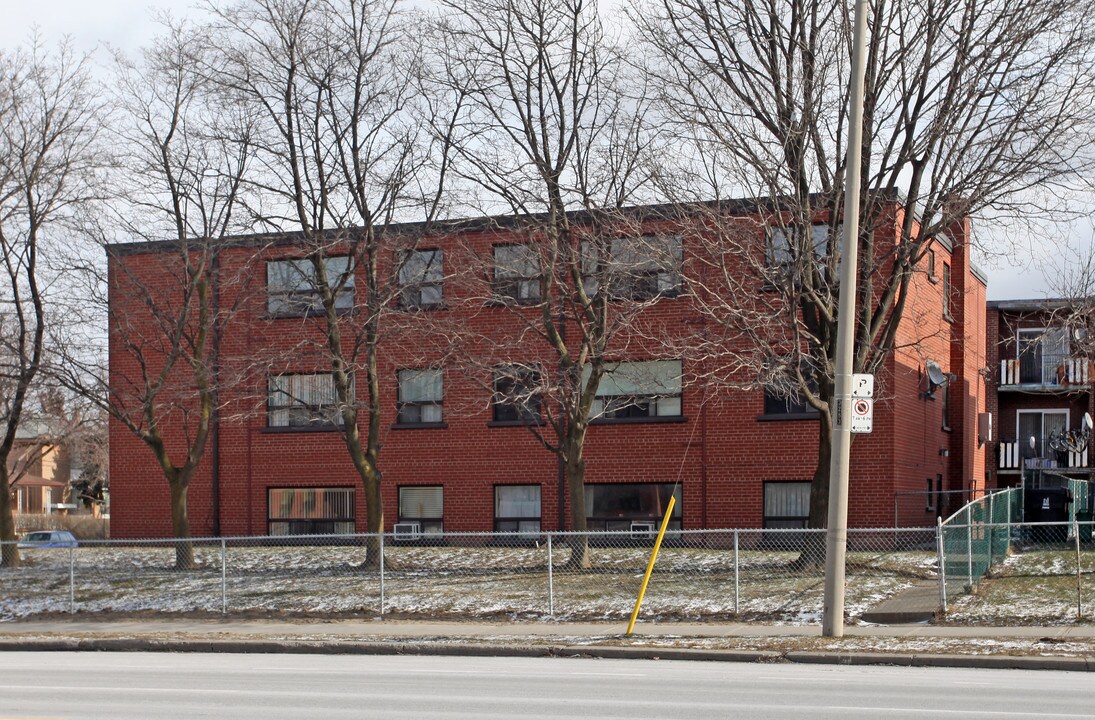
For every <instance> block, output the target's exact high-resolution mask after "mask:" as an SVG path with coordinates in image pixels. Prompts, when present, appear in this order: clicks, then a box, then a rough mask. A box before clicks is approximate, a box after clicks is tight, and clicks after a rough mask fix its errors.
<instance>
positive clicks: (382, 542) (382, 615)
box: [379, 533, 384, 617]
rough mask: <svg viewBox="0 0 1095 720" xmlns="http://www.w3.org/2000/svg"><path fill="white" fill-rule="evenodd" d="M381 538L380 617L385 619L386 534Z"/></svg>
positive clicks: (380, 534) (381, 535)
mask: <svg viewBox="0 0 1095 720" xmlns="http://www.w3.org/2000/svg"><path fill="white" fill-rule="evenodd" d="M379 538H380V617H384V533H379Z"/></svg>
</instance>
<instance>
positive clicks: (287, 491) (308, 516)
mask: <svg viewBox="0 0 1095 720" xmlns="http://www.w3.org/2000/svg"><path fill="white" fill-rule="evenodd" d="M266 517H267V532H268V534H270V535H279V536H280V535H350V534H353V533H354V532H355V529H356V523H355V513H354V489H353V488H314V487H304V488H270V489H269V490H267V513H266Z"/></svg>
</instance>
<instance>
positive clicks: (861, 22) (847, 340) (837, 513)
mask: <svg viewBox="0 0 1095 720" xmlns="http://www.w3.org/2000/svg"><path fill="white" fill-rule="evenodd" d="M867 11H868V4H867V0H856V4H855V25H854V27H853V40H852V68H851V70H852V76H851V78H850V79H849V81H848V85H849V97H848V105H849V106H848V155H847V159H846V162H845V168H844V172H845V176H844V177H845V183H844V217H843V221H844V244H843V251H844V254H843V257H842V258H841V261H840V262H841V267H840V305H839V308H838V314H837V345H836V377H835V380H836V386H835V388H834V393H833V396H834V397H833V407H832V408H830V410H831V411H832V418H833V454H832V459H831V460H830V463H829V522H828V532H827V533H826V535H825V606H824V609H823V614H822V621H821V634H822V635H824V636H825V637H843V636H844V569H845V568H844V556H845V551H846V550H847V547H848V465H849V460H850V458H851V449H852V434H851V428H850V425H849V423H850V421H851V416H850V413H851V408H850V405H851V402H850V398H851V386H852V357H853V356H854V353H855V296H856V272H857V265H858V255H859V247H858V241H859V184H860V172H859V165H860V159H861V156H862V153H861V148H862V145H863V64H864V61H865V58H866V55H867Z"/></svg>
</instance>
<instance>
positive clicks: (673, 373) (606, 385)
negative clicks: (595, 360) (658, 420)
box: [584, 360, 681, 420]
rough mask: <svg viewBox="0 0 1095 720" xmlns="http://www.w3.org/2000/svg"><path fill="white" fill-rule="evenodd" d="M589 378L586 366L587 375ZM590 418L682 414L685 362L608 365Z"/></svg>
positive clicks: (636, 417)
mask: <svg viewBox="0 0 1095 720" xmlns="http://www.w3.org/2000/svg"><path fill="white" fill-rule="evenodd" d="M588 377H589V369H588V368H586V373H585V374H584V378H588ZM590 417H591V418H593V419H617V420H622V419H632V420H641V419H649V418H654V417H681V361H680V360H652V361H647V362H621V363H610V364H608V365H607V366H606V368H605V374H604V376H603V377H602V378H601V384H600V387H598V388H597V399H596V400H595V401H594V402H593V408H592V411H591V413H590Z"/></svg>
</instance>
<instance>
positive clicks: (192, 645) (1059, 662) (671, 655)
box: [0, 638, 1095, 672]
mask: <svg viewBox="0 0 1095 720" xmlns="http://www.w3.org/2000/svg"><path fill="white" fill-rule="evenodd" d="M0 652H167V653H240V654H246V653H265V654H272V653H282V654H295V655H305V654H308V655H433V656H446V657H448V656H463V657H559V658H568V657H570V658H579V657H580V658H605V659H630V660H687V661H705V662H748V663H779V662H790V663H800V664H824V665H892V666H899V667H944V668H983V669H1010V670H1064V671H1070V672H1095V658H1091V657H1074V658H1070V657H1033V656H1010V655H925V654H920V655H917V654H908V653H892V654H891V653H872V652H862V653H833V652H805V651H789V652H776V651H773V650H702V649H688V648H656V647H618V646H606V645H562V646H542V647H533V646H527V645H499V644H487V643H482V644H477V643H459V642H456V643H437V642H336V643H331V642H324V643H319V642H307V641H273V640H151V639H143V638H88V639H75V638H68V639H58V640H0Z"/></svg>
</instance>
